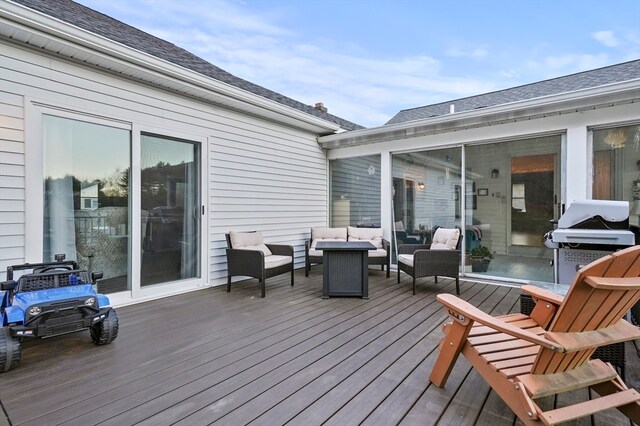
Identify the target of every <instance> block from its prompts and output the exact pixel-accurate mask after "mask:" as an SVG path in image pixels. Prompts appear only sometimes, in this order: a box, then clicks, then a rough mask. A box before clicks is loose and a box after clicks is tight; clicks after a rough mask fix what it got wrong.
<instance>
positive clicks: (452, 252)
mask: <svg viewBox="0 0 640 426" xmlns="http://www.w3.org/2000/svg"><path fill="white" fill-rule="evenodd" d="M462 239H463V236H462V235H461V233H460V229H458V228H451V229H445V228H438V229H437V230H436V232H435V233H434V234H433V242H432V243H431V245H427V244H402V245H400V246H398V283H399V282H400V271H403V272H404V273H406V274H409V275H411V277H412V278H413V294H416V278H422V277H435V281H436V283H438V276H445V277H452V278H455V280H456V294H460V278H459V274H460V259H461V253H460V247H461V245H462Z"/></svg>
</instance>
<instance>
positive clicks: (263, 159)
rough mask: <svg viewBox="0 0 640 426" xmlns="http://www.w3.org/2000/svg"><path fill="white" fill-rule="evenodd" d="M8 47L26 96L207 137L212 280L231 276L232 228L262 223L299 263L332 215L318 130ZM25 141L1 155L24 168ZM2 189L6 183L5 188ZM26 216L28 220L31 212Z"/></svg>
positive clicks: (12, 71) (10, 65) (5, 53)
mask: <svg viewBox="0 0 640 426" xmlns="http://www.w3.org/2000/svg"><path fill="white" fill-rule="evenodd" d="M0 52H2V53H0V77H1V78H2V87H3V89H4V88H6V90H10V91H12V92H13V93H20V94H21V95H23V96H25V97H26V98H27V101H29V100H33V101H35V102H38V103H42V104H47V105H51V106H54V107H58V108H63V109H65V110H67V111H71V112H74V113H87V114H91V115H95V116H97V117H101V118H104V119H112V120H120V121H123V122H125V123H132V124H133V125H134V126H135V127H134V128H137V129H141V130H142V131H152V132H154V133H159V134H162V133H163V132H162V129H166V131H167V132H169V133H171V135H176V134H178V135H180V137H182V138H184V139H186V140H191V139H208V141H209V145H208V151H206V152H203V156H207V157H206V159H207V162H208V170H206V180H207V186H208V188H207V190H208V192H206V193H204V197H205V200H204V204H205V205H206V206H207V211H208V220H209V221H208V224H207V228H208V234H207V238H208V241H207V244H205V245H204V246H203V248H205V249H207V248H208V263H209V282H210V283H211V284H221V283H223V282H226V254H225V250H224V248H225V246H226V243H225V238H224V233H225V232H228V231H229V230H259V231H262V232H263V233H264V236H265V239H266V241H267V242H268V243H282V244H291V245H293V246H294V247H295V253H296V265H297V266H298V267H302V266H303V264H304V240H305V238H307V237H308V235H309V230H310V228H311V227H312V226H319V225H325V224H326V222H327V214H326V206H327V185H326V180H327V174H326V159H325V158H326V157H325V154H324V152H323V151H322V150H321V149H320V148H319V145H318V144H317V142H316V135H315V134H311V133H308V132H304V131H301V130H298V129H293V128H290V127H286V126H283V125H279V124H276V123H273V122H268V121H265V120H262V119H258V118H255V117H253V116H249V115H245V114H242V113H239V112H236V111H231V110H228V109H225V108H222V107H218V106H214V105H210V104H204V103H202V102H199V101H196V100H193V99H190V98H188V97H187V96H180V95H177V94H174V93H169V92H166V91H163V90H159V89H156V88H152V87H149V86H145V85H142V84H139V83H136V82H133V81H130V80H126V79H125V78H119V77H116V76H114V75H111V74H106V73H104V72H102V71H97V70H94V69H92V68H85V67H82V66H79V65H76V64H73V63H70V62H65V61H60V60H58V59H56V58H52V57H49V56H46V55H44V54H42V53H40V52H37V51H31V50H28V49H22V48H18V47H16V46H14V45H10V44H3V45H2V49H1V50H0ZM12 105H13V103H12ZM28 126H41V123H27V128H28ZM149 129H151V130H149ZM9 130H12V131H13V130H17V129H9ZM22 130H24V129H22ZM20 134H23V133H22V132H20ZM134 138H135V135H134ZM20 142H21V144H20V145H19V146H16V145H15V144H14V145H12V146H13V150H16V149H18V148H20V152H18V153H15V152H8V153H4V152H1V153H0V155H4V157H0V161H6V160H3V158H9V160H8V161H7V164H8V165H11V169H12V170H15V168H16V166H22V167H23V168H24V158H23V157H24V147H23V142H24V141H23V140H20ZM3 148H4V141H3ZM16 154H20V157H16ZM7 155H9V157H7ZM3 173H4V171H3ZM29 173H41V171H37V170H36V171H29ZM3 179H5V177H4V176H3ZM6 179H8V181H10V182H11V185H10V186H9V187H7V188H3V189H4V190H9V189H13V188H14V187H16V186H17V185H19V184H20V183H22V184H24V171H23V174H22V176H7V177H6ZM22 190H23V191H24V186H23V187H22ZM3 194H4V192H0V196H3ZM22 195H24V194H22ZM6 196H7V197H11V200H12V201H20V200H18V199H16V197H19V196H20V194H16V193H7V195H6ZM22 201H23V202H24V196H23V197H22ZM14 204H15V203H14ZM14 207H16V208H19V206H18V205H15V206H14ZM11 215H12V216H11V220H14V217H22V218H23V217H24V209H23V210H22V211H16V212H11ZM0 222H1V223H0V230H3V232H5V231H4V229H6V228H7V227H8V226H7V225H8V223H9V222H8V221H7V220H6V219H5V216H4V213H3V219H2V221H0ZM21 224H22V226H23V227H24V219H22V222H21ZM3 247H4V246H3ZM22 251H24V249H22ZM21 256H22V255H21Z"/></svg>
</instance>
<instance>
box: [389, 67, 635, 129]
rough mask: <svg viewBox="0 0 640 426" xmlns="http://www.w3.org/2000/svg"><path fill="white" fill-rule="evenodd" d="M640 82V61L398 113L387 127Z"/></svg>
mask: <svg viewBox="0 0 640 426" xmlns="http://www.w3.org/2000/svg"><path fill="white" fill-rule="evenodd" d="M635 78H640V60H635V61H630V62H624V63H621V64H616V65H611V66H607V67H603V68H598V69H595V70H590V71H584V72H579V73H576V74H571V75H567V76H563V77H558V78H553V79H549V80H543V81H539V82H536V83H531V84H525V85H523V86H517V87H512V88H509V89H504V90H498V91H495V92H490V93H484V94H482V95H476V96H469V97H467V98H461V99H455V100H451V101H447V102H441V103H437V104H433V105H426V106H421V107H416V108H410V109H405V110H402V111H400V112H398V113H397V114H396V115H395V116H394V117H393V118H391V120H389V121H388V122H387V123H386V124H396V123H404V122H407V121H413V120H420V119H424V118H429V117H437V116H440V115H445V114H449V107H450V106H451V105H455V112H462V111H471V110H474V109H479V108H486V107H492V106H496V105H502V104H506V103H510V102H516V101H524V100H527V99H534V98H539V97H542V96H549V95H556V94H560V93H567V92H573V91H576V90H581V89H588V88H593V87H598V86H603V85H606V84H611V83H619V82H622V81H628V80H631V79H635Z"/></svg>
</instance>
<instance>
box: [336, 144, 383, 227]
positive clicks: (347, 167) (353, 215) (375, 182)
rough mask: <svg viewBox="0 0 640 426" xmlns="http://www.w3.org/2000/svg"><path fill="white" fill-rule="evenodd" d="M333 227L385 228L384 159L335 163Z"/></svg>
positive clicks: (344, 160)
mask: <svg viewBox="0 0 640 426" xmlns="http://www.w3.org/2000/svg"><path fill="white" fill-rule="evenodd" d="M329 169H330V184H329V188H330V194H331V206H330V209H331V210H330V226H332V227H342V226H361V227H382V224H381V219H380V156H379V155H371V156H364V157H355V158H344V159H338V160H331V161H330V162H329Z"/></svg>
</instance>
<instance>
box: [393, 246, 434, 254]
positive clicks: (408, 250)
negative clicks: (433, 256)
mask: <svg viewBox="0 0 640 426" xmlns="http://www.w3.org/2000/svg"><path fill="white" fill-rule="evenodd" d="M430 247H431V246H430V245H428V244H400V245H399V246H398V254H414V252H415V251H416V250H429V248H430Z"/></svg>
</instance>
